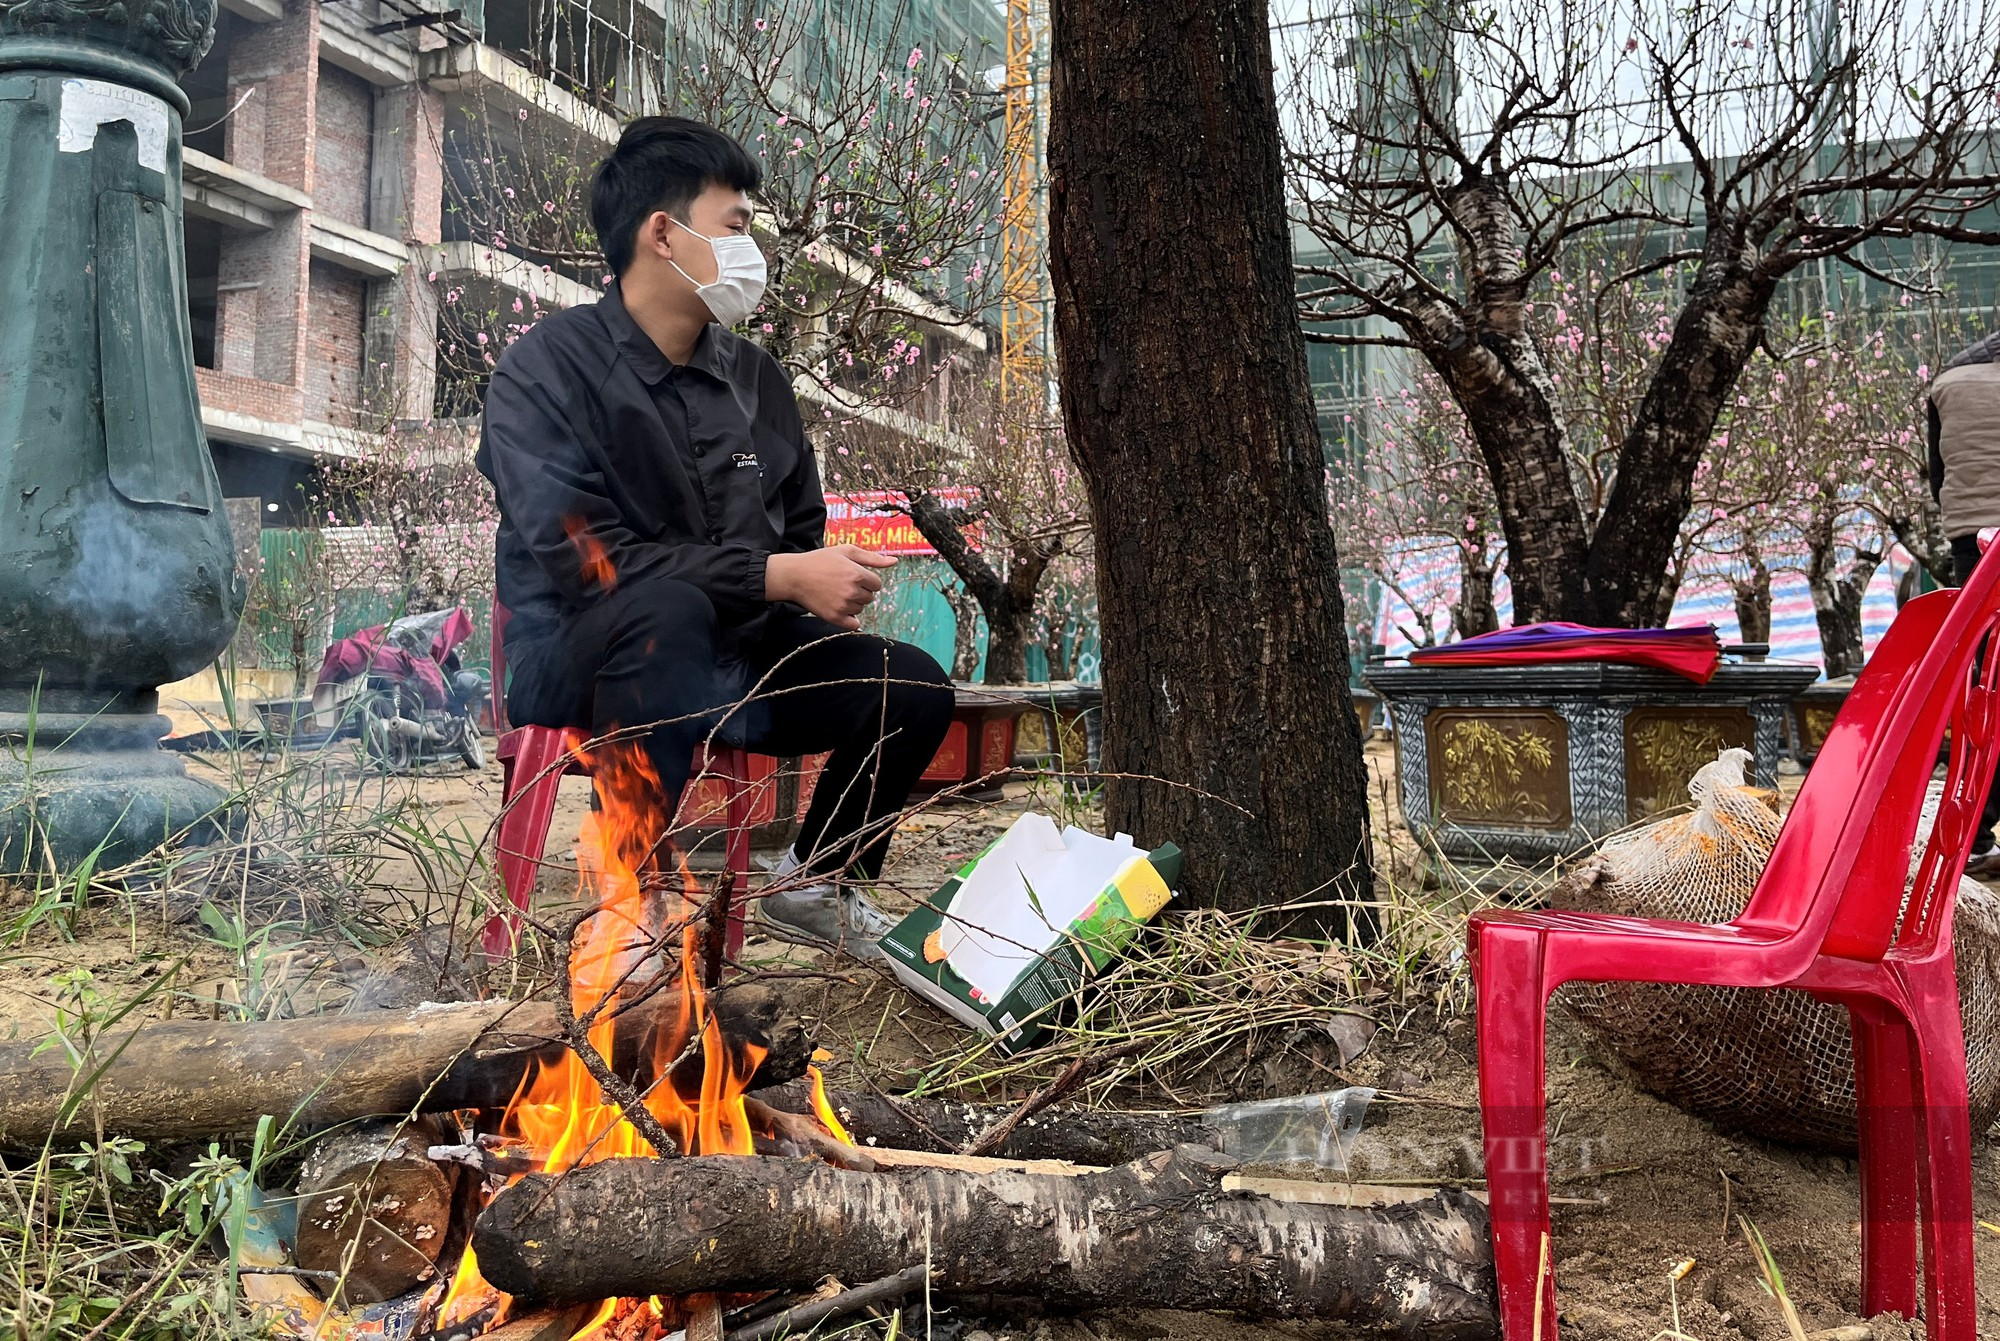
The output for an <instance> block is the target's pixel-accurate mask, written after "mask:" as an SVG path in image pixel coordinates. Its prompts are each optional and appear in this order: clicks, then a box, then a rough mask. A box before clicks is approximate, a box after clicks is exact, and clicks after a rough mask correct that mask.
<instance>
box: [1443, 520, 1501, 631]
mask: <svg viewBox="0 0 2000 1341" xmlns="http://www.w3.org/2000/svg"><path fill="white" fill-rule="evenodd" d="M1496 566H1497V565H1495V563H1494V562H1493V560H1492V559H1490V558H1488V557H1487V554H1486V542H1485V539H1484V537H1481V539H1480V541H1479V543H1478V544H1476V545H1475V544H1461V545H1460V546H1459V547H1458V600H1457V602H1456V603H1455V604H1454V605H1453V606H1452V607H1451V627H1452V631H1453V632H1454V633H1456V634H1457V635H1458V636H1459V637H1460V638H1477V637H1478V636H1479V635H1480V634H1482V633H1492V632H1493V631H1494V630H1496V629H1498V628H1499V627H1500V612H1499V610H1497V609H1496V608H1495V607H1494V605H1493V574H1494V569H1495V568H1496Z"/></svg>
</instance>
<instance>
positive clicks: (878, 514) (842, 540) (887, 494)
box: [826, 489, 980, 558]
mask: <svg viewBox="0 0 2000 1341" xmlns="http://www.w3.org/2000/svg"><path fill="white" fill-rule="evenodd" d="M936 497H937V499H938V501H939V502H941V503H943V504H944V505H945V506H946V507H970V506H971V505H972V504H973V502H974V501H975V495H974V494H973V492H972V490H970V489H940V490H938V492H937V495H936ZM904 507H905V502H904V498H903V495H902V494H900V493H896V492H893V491H891V490H888V489H866V490H861V491H858V492H856V493H848V494H828V495H827V496H826V543H827V544H829V545H857V546H859V547H860V548H862V549H865V550H872V551H873V552H875V553H877V554H893V555H899V556H912V557H915V556H921V557H925V558H930V557H934V556H935V555H936V554H937V551H936V550H935V549H933V548H931V542H930V541H928V540H926V539H924V537H923V533H922V532H920V531H918V530H917V525H916V523H915V522H913V521H911V520H910V517H909V514H908V513H907V512H905V511H903V510H902V509H903V508H904ZM965 538H966V540H967V541H968V542H969V543H970V544H971V545H972V547H973V548H974V549H978V548H979V539H980V537H979V528H978V527H977V526H972V527H969V528H967V530H966V532H965Z"/></svg>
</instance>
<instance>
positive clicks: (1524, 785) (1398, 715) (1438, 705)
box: [1365, 661, 1819, 861]
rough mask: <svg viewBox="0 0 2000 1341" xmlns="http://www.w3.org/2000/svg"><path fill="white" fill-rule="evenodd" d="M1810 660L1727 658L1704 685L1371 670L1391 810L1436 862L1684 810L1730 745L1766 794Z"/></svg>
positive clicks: (1592, 670)
mask: <svg viewBox="0 0 2000 1341" xmlns="http://www.w3.org/2000/svg"><path fill="white" fill-rule="evenodd" d="M1818 675H1819V672H1818V668H1817V667H1815V666H1811V665H1807V664H1803V663H1798V662H1785V661H1764V662H1758V663H1750V664H1734V663H1732V664H1727V665H1724V666H1723V667H1722V668H1721V669H1719V670H1718V671H1717V672H1716V675H1715V678H1714V679H1712V680H1711V681H1709V683H1708V684H1706V685H1697V684H1694V683H1693V682H1691V681H1688V680H1684V679H1681V678H1680V677H1678V676H1675V675H1669V674H1667V673H1665V672H1663V671H1652V670H1646V669H1643V668H1640V667H1636V666H1615V665H1608V664H1603V663H1578V664H1570V665H1552V666H1492V667H1486V666H1409V665H1401V664H1396V665H1391V664H1386V663H1383V664H1376V665H1372V666H1370V667H1369V669H1368V672H1367V674H1366V677H1365V678H1366V680H1367V682H1368V684H1369V686H1370V687H1371V688H1372V689H1374V690H1375V691H1376V692H1377V693H1379V694H1381V695H1382V697H1383V699H1384V700H1385V701H1386V702H1387V704H1388V714H1389V720H1390V724H1391V727H1392V729H1393V731H1394V733H1395V741H1396V772H1397V783H1398V788H1399V792H1400V795H1401V798H1402V803H1403V815H1404V819H1405V821H1406V822H1407V823H1408V824H1409V826H1410V829H1411V831H1412V832H1414V833H1415V834H1417V835H1418V837H1419V838H1421V839H1423V840H1424V841H1426V842H1427V843H1429V844H1431V845H1432V846H1434V847H1435V848H1437V849H1438V850H1439V851H1440V852H1442V853H1443V854H1444V855H1446V856H1448V857H1454V858H1459V859H1463V860H1468V861H1481V860H1484V861H1492V860H1496V859H1498V858H1501V857H1511V858H1513V859H1515V860H1519V861H1537V860H1544V859H1546V858H1549V857H1554V856H1562V855H1567V854H1570V853H1574V852H1578V851H1581V850H1583V849H1585V848H1588V847H1590V846H1591V845H1592V844H1594V843H1595V842H1597V841H1598V840H1599V839H1601V838H1604V837H1606V836H1607V835H1609V834H1612V833H1615V832H1616V831H1618V830H1619V829H1622V828H1624V827H1625V826H1626V825H1628V824H1630V823H1632V822H1633V821H1635V820H1641V819H1645V818H1648V817H1650V816H1652V815H1655V814H1658V813H1661V812H1662V811H1664V810H1671V809H1675V808H1677V807H1679V806H1683V805H1686V804H1687V783H1688V779H1689V777H1690V776H1692V775H1693V773H1694V771H1695V769H1697V768H1699V767H1700V766H1701V765H1702V764H1705V763H1708V762H1710V761H1711V760H1713V759H1714V758H1715V755H1716V752H1717V751H1718V750H1722V749H1725V748H1728V747H1731V746H1739V747H1741V748H1743V749H1747V750H1749V751H1750V752H1751V755H1752V757H1753V758H1754V759H1755V760H1756V764H1755V772H1756V777H1757V779H1758V782H1759V784H1760V785H1762V786H1766V787H1770V786H1775V785H1776V783H1777V766H1778V759H1779V756H1780V755H1782V754H1783V753H1785V750H1786V746H1787V742H1788V734H1789V733H1788V722H1787V714H1788V713H1789V711H1790V705H1791V701H1792V698H1793V696H1794V695H1796V694H1798V693H1799V691H1800V690H1803V689H1805V688H1806V687H1807V686H1808V685H1811V684H1812V683H1813V682H1814V681H1815V680H1817V679H1818Z"/></svg>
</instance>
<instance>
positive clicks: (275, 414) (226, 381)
mask: <svg viewBox="0 0 2000 1341" xmlns="http://www.w3.org/2000/svg"><path fill="white" fill-rule="evenodd" d="M194 385H195V390H196V391H197V392H198V393H199V394H200V396H201V403H202V404H203V405H206V406H211V407H213V408H214V409H218V410H226V411H228V412H229V413H231V414H240V415H247V416H248V417H250V418H252V419H262V420H265V421H266V422H268V423H274V424H295V423H297V422H298V419H299V394H298V392H297V391H296V390H294V389H293V388H291V387H288V386H280V385H278V384H277V383H276V382H261V381H258V380H257V379H256V378H254V377H237V376H232V375H231V374H229V373H226V372H219V371H217V370H216V369H214V368H196V369H195V370H194Z"/></svg>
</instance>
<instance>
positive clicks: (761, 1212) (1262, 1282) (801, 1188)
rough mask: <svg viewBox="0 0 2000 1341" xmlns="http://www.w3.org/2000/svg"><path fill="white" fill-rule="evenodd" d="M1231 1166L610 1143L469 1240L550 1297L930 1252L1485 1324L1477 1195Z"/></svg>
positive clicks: (1195, 1154)
mask: <svg viewBox="0 0 2000 1341" xmlns="http://www.w3.org/2000/svg"><path fill="white" fill-rule="evenodd" d="M1227 1167H1228V1161H1225V1160H1222V1159H1221V1158H1220V1157H1219V1156H1216V1155H1215V1154H1214V1153H1213V1152H1212V1151H1207V1150H1201V1149H1199V1148H1196V1147H1192V1146H1183V1147H1181V1148H1180V1149H1179V1150H1176V1151H1174V1152H1173V1153H1172V1154H1171V1155H1165V1154H1163V1155H1156V1156H1153V1157H1151V1158H1149V1159H1146V1160H1142V1161H1140V1162H1138V1163H1136V1164H1128V1165H1125V1166H1123V1167H1120V1168H1116V1169H1106V1170H1104V1171H1102V1172H1099V1173H1090V1174H1084V1175H1081V1176H1074V1177H1068V1176H1063V1175H1060V1174H1049V1173H1038V1172H1026V1171H1016V1170H992V1171H985V1172H978V1173H973V1172H967V1171H963V1170H959V1169H939V1168H910V1169H895V1170H886V1171H877V1172H874V1173H861V1172H855V1171H851V1170H847V1169H838V1168H834V1167H832V1166H830V1165H827V1164H823V1163H820V1162H818V1161H811V1160H799V1159H772V1158H763V1157H755V1156H752V1157H720V1158H717V1157H696V1158H692V1159H676V1160H651V1159H618V1160H606V1161H604V1162H602V1163H599V1164H594V1165H591V1166H589V1167H588V1168H584V1169H579V1170H576V1171H574V1172H571V1173H568V1174H564V1175H561V1176H559V1177H553V1178H551V1177H548V1176H546V1175H541V1174H533V1175H530V1176H528V1177H527V1178H524V1179H523V1180H521V1182H519V1183H517V1184H516V1185H514V1186H513V1187H511V1188H509V1189H508V1190H506V1191H505V1192H502V1193H501V1194H500V1195H499V1197H497V1198H496V1199H495V1200H494V1202H493V1203H492V1205H490V1206H489V1207H487V1209H486V1211H485V1213H484V1214H483V1215H481V1216H480V1218H479V1223H478V1226H477V1227H476V1228H475V1229H474V1231H473V1248H474V1250H475V1251H476V1252H477V1253H478V1255H479V1267H480V1270H481V1272H482V1273H483V1274H484V1275H485V1277H486V1279H487V1280H488V1281H489V1282H491V1283H492V1284H493V1285H494V1287H495V1288H497V1289H500V1290H502V1291H505V1292H506V1293H509V1294H514V1295H525V1296H529V1297H532V1298H536V1299H540V1300H549V1301H562V1300H571V1299H606V1298H613V1297H618V1296H638V1297H642V1298H643V1297H645V1296H649V1295H654V1294H659V1295H672V1294H690V1293H697V1292H717V1293H730V1294H736V1293H748V1292H751V1291H760V1290H774V1289H775V1290H807V1289H811V1288H812V1287H813V1286H815V1285H816V1284H818V1282H819V1281H820V1280H821V1279H822V1278H824V1277H826V1276H837V1277H838V1278H839V1279H841V1280H844V1281H865V1280H874V1279H878V1278H881V1277H885V1276H889V1275H893V1274H894V1273H896V1272H899V1271H902V1270H904V1269H905V1268H907V1267H909V1266H911V1265H912V1264H918V1263H925V1262H928V1263H930V1265H931V1270H932V1274H931V1283H930V1291H931V1293H933V1294H942V1295H947V1296H967V1295H970V1296H975V1297H987V1298H992V1297H994V1296H1000V1297H1012V1298H1017V1299H1020V1298H1025V1299H1033V1300H1036V1301H1039V1302H1040V1303H1042V1304H1044V1305H1050V1306H1054V1307H1057V1308H1104V1307H1117V1306H1121V1305H1122V1306H1144V1307H1149V1308H1177V1309H1203V1310H1220V1311H1223V1312H1230V1313H1238V1314H1245V1315H1249V1316H1252V1317H1266V1318H1318V1319H1328V1320H1337V1321H1341V1322H1345V1323H1348V1324H1350V1325H1352V1326H1354V1327H1356V1328H1378V1327H1379V1328H1394V1329H1395V1330H1396V1331H1397V1333H1398V1334H1399V1335H1402V1336H1406V1337H1422V1338H1431V1337H1436V1338H1460V1337H1463V1338H1471V1337H1482V1338H1484V1337H1491V1336H1494V1335H1497V1334H1498V1332H1497V1328H1498V1323H1497V1318H1496V1314H1495V1305H1494V1291H1493V1269H1492V1262H1491V1256H1490V1251H1489V1249H1488V1246H1487V1222H1486V1215H1485V1211H1484V1208H1483V1207H1481V1206H1480V1205H1479V1203H1478V1202H1476V1201H1474V1200H1473V1199H1472V1198H1471V1197H1469V1196H1467V1195H1466V1194H1464V1193H1462V1192H1440V1193H1438V1194H1436V1195H1434V1196H1433V1197H1431V1198H1430V1199H1428V1200H1426V1201H1421V1202H1410V1203H1406V1204H1403V1205H1397V1206H1387V1207H1355V1208H1349V1207H1341V1206H1328V1205H1316V1204H1311V1203H1298V1202H1281V1201H1277V1200H1274V1199H1270V1198H1266V1197H1260V1196H1254V1195H1243V1194H1237V1193H1229V1192H1225V1191H1224V1190H1223V1188H1222V1173H1223V1171H1224V1170H1225V1169H1226V1168H1227Z"/></svg>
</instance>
